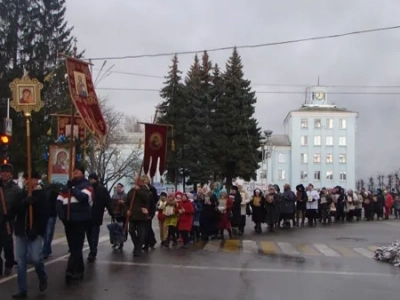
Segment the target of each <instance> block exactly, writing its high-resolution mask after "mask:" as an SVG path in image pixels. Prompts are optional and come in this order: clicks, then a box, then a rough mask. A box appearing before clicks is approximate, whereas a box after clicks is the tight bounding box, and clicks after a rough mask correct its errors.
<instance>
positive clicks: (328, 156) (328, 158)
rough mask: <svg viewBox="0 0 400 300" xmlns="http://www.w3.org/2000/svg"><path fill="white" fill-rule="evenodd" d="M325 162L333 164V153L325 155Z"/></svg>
mask: <svg viewBox="0 0 400 300" xmlns="http://www.w3.org/2000/svg"><path fill="white" fill-rule="evenodd" d="M326 163H327V164H333V154H327V155H326Z"/></svg>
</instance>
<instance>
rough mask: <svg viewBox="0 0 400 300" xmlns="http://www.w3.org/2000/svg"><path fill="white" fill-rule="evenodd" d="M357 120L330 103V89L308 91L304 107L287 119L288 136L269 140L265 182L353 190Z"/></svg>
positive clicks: (351, 114) (318, 88)
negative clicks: (337, 186) (328, 91)
mask: <svg viewBox="0 0 400 300" xmlns="http://www.w3.org/2000/svg"><path fill="white" fill-rule="evenodd" d="M357 117H358V113H356V112H352V111H349V110H347V109H343V108H338V107H336V105H335V104H330V103H329V102H328V93H327V88H324V87H321V86H316V87H309V88H307V92H306V101H305V103H304V105H303V106H302V107H301V108H300V109H297V110H293V111H290V112H289V113H288V115H287V117H286V118H285V120H284V128H285V135H272V136H271V137H270V139H269V146H268V152H269V155H266V156H265V157H266V160H267V161H266V162H264V163H265V165H266V173H265V174H266V177H267V178H266V182H268V183H274V184H275V183H276V184H278V185H279V186H282V185H283V184H285V183H290V184H291V185H292V186H295V185H297V184H299V183H302V184H305V185H306V184H309V183H313V184H314V186H315V187H316V188H322V187H334V186H336V185H340V186H342V187H344V188H346V189H354V188H355V184H356V178H355V160H356V158H355V155H356V142H355V137H356V121H357ZM264 180H265V179H264ZM258 181H263V179H262V178H260V179H258Z"/></svg>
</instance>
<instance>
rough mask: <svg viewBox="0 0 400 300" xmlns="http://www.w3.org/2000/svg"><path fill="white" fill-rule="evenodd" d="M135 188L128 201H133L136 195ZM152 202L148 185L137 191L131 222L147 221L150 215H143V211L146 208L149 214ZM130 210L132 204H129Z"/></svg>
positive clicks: (130, 192)
mask: <svg viewBox="0 0 400 300" xmlns="http://www.w3.org/2000/svg"><path fill="white" fill-rule="evenodd" d="M134 191H135V190H134V188H132V189H131V190H130V191H129V192H128V195H127V198H128V199H129V200H128V201H132V200H131V199H132V196H133V193H134ZM150 201H151V191H150V188H149V187H148V186H147V185H141V186H140V189H139V190H136V194H135V199H133V208H132V211H131V217H130V219H129V220H130V221H131V222H137V221H147V220H148V216H149V214H145V213H143V211H142V209H143V208H145V209H147V211H148V212H149V207H150ZM127 205H128V209H129V207H130V202H128V203H127Z"/></svg>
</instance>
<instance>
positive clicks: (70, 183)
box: [67, 180, 73, 190]
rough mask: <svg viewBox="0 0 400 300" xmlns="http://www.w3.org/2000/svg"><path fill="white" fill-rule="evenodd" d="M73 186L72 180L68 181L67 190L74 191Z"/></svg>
mask: <svg viewBox="0 0 400 300" xmlns="http://www.w3.org/2000/svg"><path fill="white" fill-rule="evenodd" d="M72 187H73V185H72V180H68V181H67V188H68V189H69V190H70V189H72Z"/></svg>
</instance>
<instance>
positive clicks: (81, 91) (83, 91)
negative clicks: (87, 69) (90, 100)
mask: <svg viewBox="0 0 400 300" xmlns="http://www.w3.org/2000/svg"><path fill="white" fill-rule="evenodd" d="M76 89H77V92H78V95H79V96H81V97H87V96H88V92H87V88H86V84H85V83H84V82H83V78H82V76H78V82H77V83H76Z"/></svg>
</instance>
